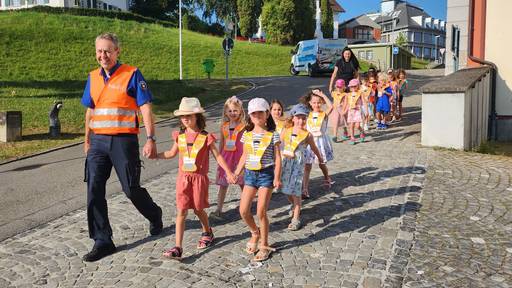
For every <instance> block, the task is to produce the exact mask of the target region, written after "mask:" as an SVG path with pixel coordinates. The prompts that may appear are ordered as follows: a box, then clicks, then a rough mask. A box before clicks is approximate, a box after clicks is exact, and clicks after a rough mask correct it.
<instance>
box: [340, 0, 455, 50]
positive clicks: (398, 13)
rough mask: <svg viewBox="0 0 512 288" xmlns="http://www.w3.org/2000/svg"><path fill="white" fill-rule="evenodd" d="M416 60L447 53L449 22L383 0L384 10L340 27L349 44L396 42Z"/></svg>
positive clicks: (409, 5) (396, 0)
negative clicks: (400, 43) (401, 40)
mask: <svg viewBox="0 0 512 288" xmlns="http://www.w3.org/2000/svg"><path fill="white" fill-rule="evenodd" d="M400 35H403V37H404V39H405V44H404V45H402V46H403V47H405V48H406V49H407V50H409V51H410V52H411V53H412V54H414V55H415V56H416V57H419V58H423V59H428V60H436V59H437V60H439V59H442V58H443V57H442V56H443V53H444V52H445V43H446V23H445V21H444V20H441V19H436V18H433V17H431V16H430V15H429V14H428V13H427V12H425V11H424V10H423V9H422V8H420V7H417V6H414V5H412V4H410V3H407V2H404V1H400V0H381V11H380V12H377V13H368V14H364V15H361V16H358V17H356V18H353V19H350V20H348V21H345V22H343V23H342V24H340V37H344V38H347V39H349V40H348V41H349V43H375V42H382V43H395V42H396V40H397V38H398V37H399V36H400Z"/></svg>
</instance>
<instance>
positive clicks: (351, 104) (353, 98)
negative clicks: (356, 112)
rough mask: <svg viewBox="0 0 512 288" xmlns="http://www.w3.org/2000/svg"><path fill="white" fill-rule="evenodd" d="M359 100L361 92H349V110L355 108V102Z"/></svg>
mask: <svg viewBox="0 0 512 288" xmlns="http://www.w3.org/2000/svg"><path fill="white" fill-rule="evenodd" d="M360 98H361V92H360V91H357V92H350V94H349V97H348V104H349V107H350V109H355V108H357V107H356V106H357V101H359V99H360Z"/></svg>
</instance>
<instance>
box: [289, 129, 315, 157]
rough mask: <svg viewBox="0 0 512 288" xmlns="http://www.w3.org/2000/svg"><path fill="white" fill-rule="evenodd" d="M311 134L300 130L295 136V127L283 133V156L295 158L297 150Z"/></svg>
mask: <svg viewBox="0 0 512 288" xmlns="http://www.w3.org/2000/svg"><path fill="white" fill-rule="evenodd" d="M308 134H309V132H308V131H306V130H300V131H299V133H298V134H293V127H292V128H289V129H285V130H284V131H283V140H284V150H283V156H285V157H288V158H295V150H297V147H298V146H299V144H300V143H302V141H304V140H305V139H306V137H308Z"/></svg>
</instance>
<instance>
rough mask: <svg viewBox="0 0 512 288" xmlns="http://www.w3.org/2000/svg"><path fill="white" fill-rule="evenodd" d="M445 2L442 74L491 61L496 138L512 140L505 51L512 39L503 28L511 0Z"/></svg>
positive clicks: (510, 73)
mask: <svg viewBox="0 0 512 288" xmlns="http://www.w3.org/2000/svg"><path fill="white" fill-rule="evenodd" d="M447 4H448V5H447V6H448V11H447V15H448V18H447V23H448V29H447V30H448V40H447V44H448V45H447V46H448V48H449V49H448V51H447V54H446V68H445V74H447V75H448V74H451V73H453V72H455V71H457V70H460V69H463V68H473V67H480V66H483V65H486V64H485V63H488V62H491V63H493V64H494V65H495V66H496V68H497V70H496V71H497V73H496V79H495V81H496V84H495V95H494V98H495V100H494V105H493V106H494V107H491V108H493V109H494V113H495V115H491V117H493V118H495V119H496V120H495V122H496V127H494V129H495V130H496V132H495V133H496V136H497V139H498V140H502V141H512V63H511V61H510V60H509V57H510V53H509V52H510V51H509V50H508V49H509V47H511V46H510V45H512V38H511V37H509V35H508V30H507V29H505V28H504V27H506V25H507V23H508V20H507V19H508V16H509V14H510V13H509V11H511V9H512V1H489V0H448V1H447ZM509 44H510V45H509ZM488 64H490V63H488ZM491 105H492V103H491ZM491 114H492V111H491Z"/></svg>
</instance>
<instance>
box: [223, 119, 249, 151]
mask: <svg viewBox="0 0 512 288" xmlns="http://www.w3.org/2000/svg"><path fill="white" fill-rule="evenodd" d="M243 130H244V125H243V124H242V123H240V124H238V125H237V126H236V127H235V128H234V129H233V132H231V128H230V127H229V122H224V124H222V134H223V135H224V148H223V149H224V151H236V138H237V136H238V133H240V132H241V131H243Z"/></svg>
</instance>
